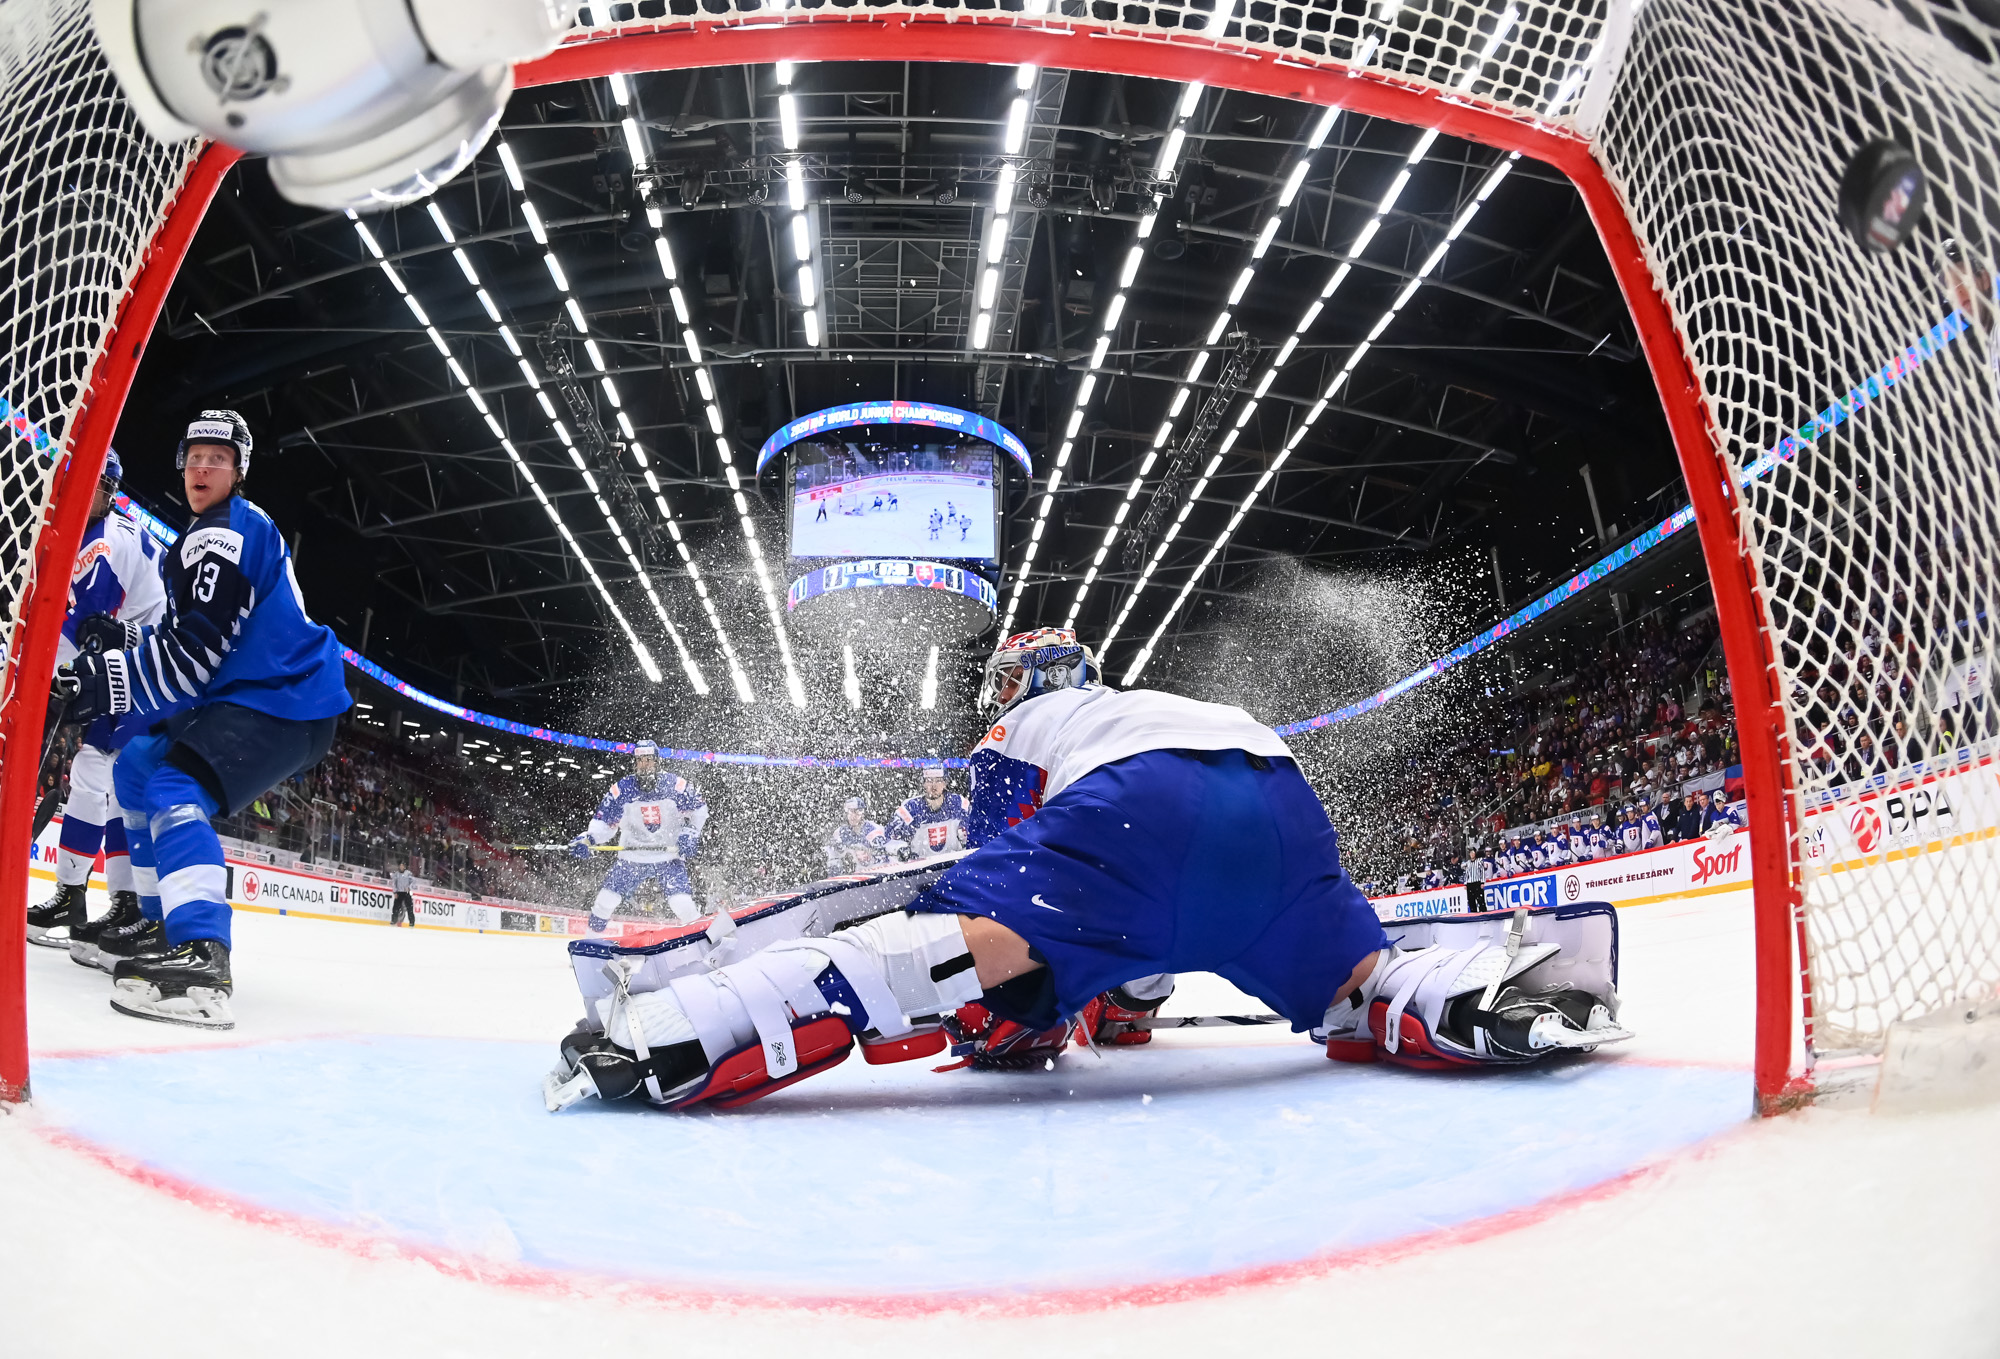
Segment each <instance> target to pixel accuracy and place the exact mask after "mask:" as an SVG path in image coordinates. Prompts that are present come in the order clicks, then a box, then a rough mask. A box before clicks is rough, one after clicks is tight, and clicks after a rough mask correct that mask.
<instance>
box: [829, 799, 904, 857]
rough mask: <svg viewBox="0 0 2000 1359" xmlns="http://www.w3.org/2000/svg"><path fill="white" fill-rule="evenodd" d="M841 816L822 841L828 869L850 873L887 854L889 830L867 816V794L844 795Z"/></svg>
mask: <svg viewBox="0 0 2000 1359" xmlns="http://www.w3.org/2000/svg"><path fill="white" fill-rule="evenodd" d="M840 817H841V819H840V822H839V823H838V824H837V825H835V826H834V828H833V830H832V831H831V832H830V833H829V834H828V836H827V839H826V844H825V845H824V848H825V850H826V871H827V872H829V873H852V872H853V871H854V870H855V869H857V868H870V867H873V866H874V865H876V864H879V863H881V862H882V861H883V860H884V859H886V858H888V857H889V835H888V832H887V831H886V830H885V829H884V828H883V827H881V826H879V825H877V824H876V823H874V822H873V821H870V820H869V819H868V799H867V798H865V797H851V798H849V799H847V801H846V802H845V803H844V804H842V806H841V809H840Z"/></svg>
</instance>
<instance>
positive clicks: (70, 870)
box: [28, 450, 167, 949]
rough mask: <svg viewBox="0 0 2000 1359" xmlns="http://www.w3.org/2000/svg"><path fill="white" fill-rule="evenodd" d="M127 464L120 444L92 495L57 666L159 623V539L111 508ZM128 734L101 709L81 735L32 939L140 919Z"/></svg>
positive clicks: (33, 913) (57, 939) (79, 935)
mask: <svg viewBox="0 0 2000 1359" xmlns="http://www.w3.org/2000/svg"><path fill="white" fill-rule="evenodd" d="M122 472H123V469H122V468H121V467H120V465H119V461H118V454H117V452H116V450H109V451H107V452H106V454H105V458H104V476H103V478H102V479H101V480H99V482H98V483H97V496H96V498H95V499H94V500H92V501H91V502H90V523H89V525H88V526H87V527H85V529H84V531H83V545H82V547H80V548H79V549H78V550H77V554H76V565H75V567H74V568H73V569H72V570H71V572H70V579H69V610H68V612H67V613H66V614H65V615H64V616H63V625H62V636H61V637H60V638H59V639H58V640H57V642H56V664H58V665H66V664H68V663H69V662H71V661H73V660H75V659H76V656H77V653H78V652H79V651H83V650H88V651H102V650H104V648H105V647H106V646H107V645H108V646H113V647H123V646H125V645H126V643H127V640H128V636H136V634H137V632H138V630H139V629H140V628H142V627H145V626H146V625H148V624H151V623H153V622H156V621H157V620H158V619H159V616H160V614H161V612H162V611H163V610H164V609H165V608H166V604H167V596H166V587H165V586H164V585H162V584H161V581H160V550H161V549H160V544H159V542H158V540H156V539H154V538H153V537H151V536H150V535H148V534H147V533H146V531H145V530H144V529H142V528H140V527H139V526H138V525H137V524H135V523H133V522H132V521H131V520H130V519H127V518H126V517H125V516H124V515H122V514H113V513H111V497H112V496H114V495H116V494H117V493H118V482H119V478H120V476H121V475H122ZM129 738H130V733H126V734H125V736H124V737H122V738H121V737H119V736H117V735H114V730H113V725H112V720H111V719H110V718H109V717H100V718H98V719H97V720H96V721H95V722H93V723H91V724H90V727H89V729H88V730H86V731H85V732H84V733H83V744H82V746H81V748H80V749H78V751H77V752H76V756H75V758H74V759H72V760H71V761H70V766H69V798H68V800H67V801H66V802H64V803H63V810H62V834H61V838H60V840H59V841H58V845H59V848H58V851H57V855H56V894H55V896H54V897H52V898H50V899H49V900H48V901H46V902H44V903H42V904H41V905H39V906H32V907H30V908H29V909H28V942H29V943H31V944H42V945H46V946H47V947H50V948H78V949H80V948H82V947H84V946H85V945H88V944H93V943H94V942H95V940H96V939H97V937H98V936H99V935H101V934H104V933H106V932H108V931H111V930H116V929H120V928H122V927H124V926H127V925H135V924H136V923H137V922H138V921H139V920H140V919H141V915H140V912H139V894H138V892H137V891H135V890H134V888H133V880H132V860H131V857H130V856H129V854H128V853H127V850H126V845H125V819H124V816H123V814H122V813H121V812H120V811H119V809H118V803H117V800H116V798H115V797H113V795H112V791H111V770H112V765H113V762H114V761H115V760H116V759H117V758H118V755H117V751H118V747H119V746H121V745H123V744H124V742H125V740H127V739H129ZM100 850H102V851H103V853H104V885H105V887H106V888H107V889H108V890H109V891H110V893H111V910H110V912H109V913H108V914H106V915H102V916H100V917H98V918H97V919H96V920H91V919H90V918H89V912H88V911H87V910H86V909H85V905H84V891H85V888H86V887H87V886H88V885H89V882H90V866H91V865H92V864H93V863H94V862H96V859H97V855H98V852H99V851H100Z"/></svg>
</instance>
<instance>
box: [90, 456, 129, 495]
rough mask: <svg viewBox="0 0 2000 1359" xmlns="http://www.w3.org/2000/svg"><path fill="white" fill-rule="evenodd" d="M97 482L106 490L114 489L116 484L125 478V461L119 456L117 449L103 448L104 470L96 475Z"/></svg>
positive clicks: (116, 486)
mask: <svg viewBox="0 0 2000 1359" xmlns="http://www.w3.org/2000/svg"><path fill="white" fill-rule="evenodd" d="M97 480H98V483H99V484H100V485H102V486H103V487H104V489H105V490H107V491H116V490H117V489H118V484H119V483H120V482H122V481H124V480H125V463H124V461H123V460H122V459H121V458H119V456H118V450H117V449H115V448H107V449H105V450H104V470H103V471H102V472H100V473H99V474H98V476H97Z"/></svg>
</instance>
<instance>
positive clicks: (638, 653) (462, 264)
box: [348, 200, 707, 692]
mask: <svg viewBox="0 0 2000 1359" xmlns="http://www.w3.org/2000/svg"><path fill="white" fill-rule="evenodd" d="M428 207H429V213H430V218H431V221H432V222H433V223H435V224H436V226H437V228H438V233H439V234H440V235H441V236H442V237H443V238H444V240H445V241H446V243H447V244H451V245H453V246H454V247H455V246H456V238H455V237H454V235H453V234H452V230H451V224H450V223H449V222H448V221H447V220H446V219H445V216H444V213H443V211H442V210H441V209H440V208H439V207H438V205H437V203H436V201H435V200H433V201H432V202H431V203H430V204H429V205H428ZM348 218H349V220H350V221H351V222H352V223H353V225H354V234H355V235H356V236H357V237H358V238H359V239H360V241H361V245H362V248H363V249H365V250H367V252H368V253H369V254H370V255H373V256H374V257H375V259H376V261H377V262H378V263H379V264H380V266H381V268H382V272H383V274H384V275H385V276H387V278H388V279H389V282H390V283H391V284H392V285H393V286H394V287H395V289H396V292H397V293H398V295H400V296H401V297H402V299H403V305H404V306H406V307H408V308H409V310H410V314H411V315H412V316H413V317H414V318H415V319H416V322H417V324H418V325H420V326H422V327H423V332H424V335H425V336H426V337H427V338H428V339H429V340H430V342H431V344H432V346H433V347H434V348H436V349H437V351H438V352H439V353H440V354H442V355H443V356H444V358H445V369H446V371H447V372H448V373H449V374H450V375H451V379H452V381H453V382H455V383H457V384H458V385H459V386H460V387H461V388H463V389H464V391H465V394H466V399H467V400H468V401H470V402H471V403H472V406H473V409H475V410H476V411H478V412H479V415H480V418H481V419H483V420H484V421H485V422H486V425H487V427H488V428H489V429H491V430H492V431H493V437H494V438H496V439H498V440H499V441H500V446H501V448H503V449H505V450H506V452H507V456H508V457H509V458H511V459H512V460H513V463H514V467H515V471H516V472H517V473H518V474H519V475H520V476H521V478H522V479H523V480H524V481H525V482H526V483H527V486H528V490H529V491H530V492H531V493H533V495H534V497H535V499H536V500H537V501H539V502H540V503H541V506H542V509H543V511H544V512H545V513H546V514H547V515H548V516H549V522H550V523H552V524H554V525H555V529H556V533H557V535H558V536H559V537H560V538H561V539H562V540H563V542H564V543H566V544H567V545H568V546H569V550H570V551H571V552H572V553H574V554H575V556H576V559H577V561H578V562H579V563H581V564H582V566H583V570H584V574H585V575H586V576H587V577H589V579H590V583H591V585H592V586H594V587H595V588H596V590H597V593H598V597H599V598H600V599H601V600H602V601H603V603H604V606H605V608H606V609H607V610H608V611H609V612H610V614H611V616H612V618H613V619H615V620H616V621H617V623H618V627H619V629H620V630H621V631H622V632H623V633H624V634H625V640H626V642H627V643H628V644H629V645H630V646H631V648H632V656H633V658H634V659H635V660H637V661H638V662H639V669H640V670H641V672H643V673H644V674H645V676H646V678H647V679H649V680H651V681H652V682H653V683H655V684H658V683H660V682H661V680H662V679H663V678H664V676H663V674H662V672H661V670H660V666H659V662H658V661H656V660H655V659H654V658H653V653H652V650H651V648H649V647H648V646H647V645H646V644H645V643H644V642H643V641H641V640H640V639H639V634H638V633H637V632H636V631H635V630H634V629H633V627H632V622H631V620H630V619H628V618H627V617H626V616H625V611H624V610H623V609H622V608H620V607H619V606H618V601H617V600H616V599H615V598H614V597H613V596H612V594H611V590H610V587H609V586H607V585H606V584H605V583H604V578H603V577H602V576H600V575H599V574H598V572H597V566H596V564H595V563H594V562H592V561H591V560H590V557H589V556H588V555H587V554H586V553H585V552H584V550H583V544H582V543H581V542H579V541H578V540H577V537H576V535H575V534H574V533H572V532H571V531H570V527H569V525H568V524H567V523H565V522H564V521H563V517H562V515H561V514H560V513H558V512H557V510H556V507H555V502H554V501H552V500H551V499H550V498H549V495H548V493H547V492H546V491H544V490H543V489H542V486H541V482H540V480H539V479H538V478H537V477H536V476H535V473H534V470H533V469H532V468H530V467H529V466H528V464H527V462H526V461H525V460H524V459H523V458H522V457H521V454H520V451H519V450H518V449H517V448H515V447H514V442H513V440H511V439H509V438H508V437H507V431H506V430H505V429H504V428H502V426H501V424H500V422H499V420H497V419H496V418H494V415H493V411H492V409H491V407H490V406H489V405H488V404H487V401H486V398H485V396H484V395H483V394H482V393H481V392H480V391H479V389H478V388H477V387H475V386H473V384H472V381H471V379H470V378H469V377H468V376H467V375H466V372H465V369H464V367H463V366H461V365H460V364H459V362H458V359H457V357H456V356H454V355H453V354H452V351H451V347H450V345H448V344H447V343H446V342H445V339H444V336H443V335H441V334H439V333H438V329H437V327H436V326H434V325H432V324H431V319H430V316H429V315H428V313H426V312H425V310H424V306H423V304H422V303H421V302H420V301H418V300H417V296H416V294H415V293H413V292H412V291H411V290H410V286H409V284H408V283H407V282H406V281H405V280H404V279H403V277H402V275H401V274H400V272H398V270H397V269H396V267H395V266H394V265H393V264H391V263H389V261H388V260H387V259H386V258H384V256H383V252H382V246H381V243H380V242H379V241H377V240H376V239H375V234H374V233H373V232H371V231H370V230H369V229H368V224H367V223H366V222H363V221H362V220H361V219H360V218H359V217H358V216H356V215H355V214H354V213H352V212H350V213H349V214H348ZM452 253H453V255H454V256H455V257H456V258H457V260H458V263H459V268H460V269H461V270H463V271H464V272H465V275H466V278H467V281H468V282H470V283H471V285H472V286H473V287H474V288H475V289H477V290H478V291H479V293H480V295H481V296H482V297H485V296H487V294H486V292H485V289H483V288H481V287H480V284H479V276H478V273H477V271H475V270H474V269H473V267H472V263H471V261H470V260H469V259H467V258H466V256H465V252H464V251H463V250H460V249H456V248H454V250H453V252H452ZM497 333H498V334H499V335H500V336H501V338H502V339H503V340H504V341H505V343H506V344H507V347H508V349H509V350H510V351H511V352H513V353H515V354H519V353H520V343H519V341H517V340H516V339H515V338H514V335H513V332H512V331H510V330H508V329H507V327H505V326H504V325H502V326H500V327H499V328H498V332H497ZM533 380H534V379H533V378H532V377H531V378H530V381H533ZM537 386H538V387H539V383H537ZM599 503H600V504H601V503H602V502H601V501H600V502H599ZM634 566H635V569H636V568H637V563H636V562H635V563H634ZM638 575H639V578H640V579H641V580H642V581H645V579H646V577H645V572H644V571H643V570H639V571H638ZM647 586H648V590H649V591H650V588H651V583H650V582H647ZM661 618H662V621H665V622H666V623H667V629H668V635H669V636H670V637H672V638H673V641H674V645H675V647H676V648H677V649H678V650H679V651H680V653H681V660H682V664H683V667H684V668H685V669H686V670H687V673H688V679H689V682H690V683H692V684H694V685H695V687H696V689H697V690H698V691H700V692H706V691H707V682H706V681H705V680H703V679H702V678H701V672H700V671H699V669H697V668H696V667H695V666H694V665H693V663H692V661H691V660H690V659H689V657H688V655H687V650H686V648H685V647H684V646H682V644H681V638H680V635H679V633H678V631H677V630H676V629H675V628H674V626H673V623H672V622H671V621H670V620H667V619H666V616H665V613H664V611H662V613H661Z"/></svg>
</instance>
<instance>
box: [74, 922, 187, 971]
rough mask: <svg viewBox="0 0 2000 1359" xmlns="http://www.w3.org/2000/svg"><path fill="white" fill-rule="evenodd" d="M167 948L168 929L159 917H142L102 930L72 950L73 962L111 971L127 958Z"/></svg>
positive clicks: (162, 950) (138, 956) (162, 951)
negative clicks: (93, 938) (149, 918)
mask: <svg viewBox="0 0 2000 1359" xmlns="http://www.w3.org/2000/svg"><path fill="white" fill-rule="evenodd" d="M166 951H167V930H166V926H164V925H162V924H161V923H160V922H159V921H157V920H148V919H146V918H145V917H144V916H140V917H139V918H138V919H137V920H133V921H130V922H128V923H126V924H123V925H120V926H118V927H117V928H115V929H106V930H101V931H99V933H98V936H97V938H96V939H95V940H94V941H92V942H90V943H86V944H83V945H82V946H80V947H78V948H73V949H71V950H70V951H69V958H70V961H71V962H73V963H81V964H83V965H84V966H85V967H94V968H98V969H99V970H101V971H104V972H109V971H110V970H111V969H112V968H114V967H116V966H118V964H119V963H121V962H123V961H124V960H126V959H127V958H140V957H145V956H146V955H148V954H154V953H165V952H166Z"/></svg>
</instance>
